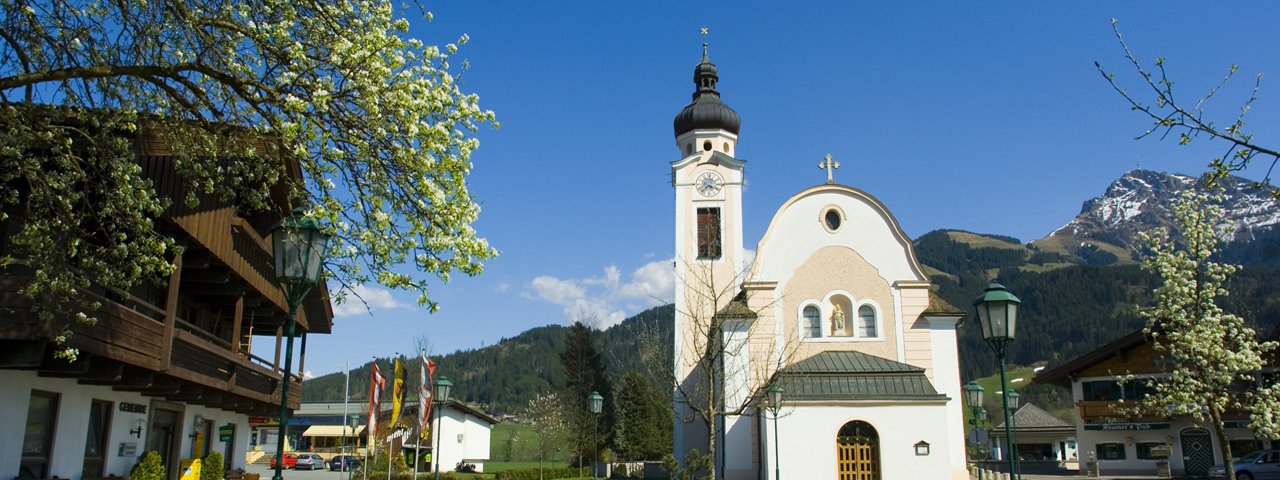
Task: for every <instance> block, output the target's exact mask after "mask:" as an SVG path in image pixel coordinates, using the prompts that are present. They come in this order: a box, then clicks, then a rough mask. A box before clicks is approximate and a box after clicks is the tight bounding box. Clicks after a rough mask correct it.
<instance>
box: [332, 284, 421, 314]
mask: <svg viewBox="0 0 1280 480" xmlns="http://www.w3.org/2000/svg"><path fill="white" fill-rule="evenodd" d="M342 293H344V294H346V298H345V299H344V300H343V302H342V304H337V303H334V304H333V316H335V317H348V316H351V315H359V314H363V313H371V312H373V311H374V310H389V309H393V308H406V307H408V305H406V304H403V303H400V302H398V301H396V299H395V297H392V296H391V291H390V290H387V289H385V288H381V287H367V286H364V285H356V286H354V287H351V290H350V291H348V292H342ZM361 299H363V300H364V301H363V302H362V301H360V300H361ZM365 304H368V307H366V306H365Z"/></svg>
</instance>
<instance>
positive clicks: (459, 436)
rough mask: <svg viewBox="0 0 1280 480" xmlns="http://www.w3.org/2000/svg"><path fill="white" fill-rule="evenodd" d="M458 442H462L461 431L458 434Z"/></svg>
mask: <svg viewBox="0 0 1280 480" xmlns="http://www.w3.org/2000/svg"><path fill="white" fill-rule="evenodd" d="M458 443H462V434H461V433H459V434H458Z"/></svg>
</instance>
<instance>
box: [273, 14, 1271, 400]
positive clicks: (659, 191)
mask: <svg viewBox="0 0 1280 480" xmlns="http://www.w3.org/2000/svg"><path fill="white" fill-rule="evenodd" d="M1113 3H1119V2H1061V3H1060V4H1048V3H1046V2H1019V3H1013V2H980V3H972V2H938V3H905V2H883V3H874V4H873V3H863V2H821V3H819V2H813V3H810V2H656V1H646V2H599V1H597V2H513V1H507V2H494V1H476V0H465V1H464V0H448V1H428V2H425V3H424V6H425V8H426V9H427V10H429V11H431V12H432V14H433V15H434V19H433V20H432V21H430V22H426V21H421V20H418V21H415V22H414V28H413V30H412V32H411V33H412V35H413V36H415V37H418V38H422V39H424V40H426V41H428V42H430V43H436V44H443V43H447V42H451V41H454V40H455V39H456V38H457V37H458V36H459V35H461V34H463V33H466V34H468V35H469V36H470V38H471V41H470V43H469V44H467V45H465V46H464V47H463V48H462V50H461V51H460V52H459V54H458V55H457V56H456V57H455V59H454V61H453V62H452V63H453V64H454V66H455V67H456V66H460V64H461V60H462V59H465V60H466V61H467V62H468V63H469V64H470V68H469V69H468V70H467V71H465V72H464V73H461V75H460V76H461V81H462V84H463V88H464V89H465V90H466V91H469V92H474V93H477V94H478V95H479V96H480V98H481V104H482V106H483V107H484V108H487V109H492V110H494V111H495V112H496V113H497V115H498V118H499V120H500V121H501V123H502V126H501V127H500V128H496V129H492V128H490V129H485V130H483V131H481V132H480V133H479V137H480V140H481V146H480V149H479V150H478V151H477V152H476V153H475V155H474V156H473V162H474V164H475V168H474V170H473V173H472V176H471V188H472V191H473V193H474V194H475V196H476V198H477V199H478V201H479V202H480V203H481V205H482V209H483V211H482V213H481V217H480V220H479V221H478V222H477V223H476V225H475V226H476V228H477V229H478V231H479V232H480V234H481V235H482V236H484V237H486V238H487V239H488V240H489V241H490V243H492V244H493V245H494V246H495V247H496V248H497V249H498V250H499V251H500V252H501V254H500V256H499V257H498V258H497V259H495V260H493V261H491V262H490V263H489V264H488V265H487V267H486V271H485V273H484V274H483V275H482V276H480V277H476V278H464V277H455V278H454V279H453V281H451V282H450V283H449V284H441V283H437V284H436V286H435V287H434V288H433V290H432V292H431V295H432V296H433V298H434V299H435V300H437V301H438V302H440V310H439V311H438V312H437V313H435V314H428V313H426V312H425V311H424V310H421V309H418V308H416V307H415V306H414V302H413V297H412V296H411V295H401V294H398V293H396V294H392V293H389V292H386V291H384V290H381V289H377V288H367V289H365V290H364V292H363V293H365V294H366V298H367V299H370V300H371V302H370V303H371V306H373V309H372V310H371V311H364V310H363V308H361V309H360V311H358V312H352V311H350V310H351V309H350V308H347V307H349V306H340V307H339V308H338V309H337V310H338V311H339V312H340V313H341V314H340V315H339V316H338V317H337V318H336V319H335V321H334V330H333V334H332V335H316V336H312V337H311V338H309V339H308V342H309V345H308V355H307V357H308V358H307V362H306V365H305V368H306V370H308V371H310V372H314V373H316V374H323V373H329V372H333V371H339V370H341V369H342V368H343V365H344V362H348V361H349V362H350V363H351V364H352V365H357V364H360V363H363V362H366V361H368V360H369V358H370V357H372V356H375V355H377V356H387V355H391V354H393V353H395V352H401V353H410V352H411V350H413V349H414V346H413V345H414V341H413V340H414V339H415V338H418V337H420V336H422V337H426V338H428V339H429V343H430V344H431V347H432V353H435V354H444V353H449V352H452V351H455V350H458V349H466V348H478V347H481V346H483V345H492V344H494V343H496V342H497V341H499V340H500V339H501V338H504V337H511V336H514V335H516V334H518V333H520V332H522V331H524V330H526V329H529V328H532V327H535V326H539V325H546V324H557V323H558V324H565V323H567V322H568V321H569V319H570V318H571V317H573V316H574V315H575V314H580V313H585V314H587V315H594V316H595V317H596V318H598V319H599V320H600V321H601V322H602V323H603V324H604V325H605V326H607V325H608V324H611V323H612V322H616V321H618V320H621V319H622V318H624V317H626V316H629V315H632V314H634V313H637V312H638V311H640V310H642V309H644V308H647V307H649V306H652V305H656V304H658V303H661V302H660V300H656V299H655V298H657V299H667V300H669V299H670V292H671V288H672V285H671V280H670V274H669V266H670V265H671V264H670V259H671V255H672V248H673V246H672V244H673V232H672V224H673V220H672V212H673V191H672V188H671V185H670V183H669V172H670V169H669V166H668V164H669V162H671V161H672V160H675V159H676V158H677V157H678V155H679V151H678V149H677V148H676V146H675V140H674V137H673V132H672V124H671V121H672V118H673V117H674V116H675V114H676V113H677V112H678V111H679V110H680V109H681V108H682V107H683V106H684V105H685V104H687V103H688V102H689V100H690V95H691V93H692V92H693V83H692V72H693V67H694V65H695V64H696V63H697V62H698V60H699V59H700V55H701V48H702V47H701V45H702V42H703V41H704V39H703V37H702V35H700V34H699V32H698V30H699V28H700V27H702V26H706V27H708V28H709V29H710V35H709V36H708V37H707V39H706V41H708V42H709V43H710V44H711V45H710V54H711V59H712V61H713V62H714V63H715V64H716V65H717V66H718V67H719V69H720V85H719V87H720V91H721V94H722V98H723V100H724V101H725V102H726V103H728V104H729V105H730V106H732V107H733V108H734V109H736V110H737V111H738V113H739V114H740V115H741V116H742V131H741V135H740V138H739V145H738V149H737V154H738V155H739V156H740V157H742V158H745V159H746V160H747V161H748V166H747V179H748V180H747V182H748V184H747V187H746V190H745V193H744V197H745V198H744V209H745V214H744V218H745V232H744V233H745V235H746V238H747V239H748V245H747V247H748V248H754V242H755V241H756V240H758V239H759V237H760V235H761V234H762V233H763V231H764V229H765V228H766V227H767V225H768V222H769V220H770V219H771V217H772V215H773V213H774V211H775V210H776V208H777V207H778V206H780V205H781V204H782V203H783V202H784V201H785V200H786V199H787V198H788V197H789V196H791V195H792V194H794V193H796V192H798V191H800V190H802V189H804V188H806V187H809V186H812V185H814V184H817V183H820V182H822V181H824V180H825V173H824V172H823V171H822V170H820V169H819V168H818V167H817V163H818V161H819V160H821V158H822V156H823V155H824V154H827V153H830V154H832V155H833V156H834V157H835V158H836V159H837V160H839V161H840V162H841V163H842V165H843V166H842V167H841V168H840V169H839V170H838V171H837V172H836V180H837V181H838V182H840V183H845V184H849V185H852V186H855V187H858V188H861V189H863V190H866V191H868V192H870V193H871V194H873V195H875V196H877V197H878V198H879V199H880V200H881V201H883V202H884V203H885V204H886V205H887V206H888V207H889V209H890V210H891V211H893V212H894V214H895V215H896V216H897V218H898V221H899V222H900V223H901V225H902V227H903V228H904V229H905V230H906V232H907V234H908V235H910V236H912V237H913V238H914V237H918V236H920V235H922V234H924V233H927V232H929V231H931V230H935V229H939V228H955V229H964V230H971V231H976V232H982V233H999V234H1005V235H1012V236H1015V237H1018V238H1020V239H1022V240H1023V241H1030V240H1034V239H1036V238H1040V237H1042V236H1044V235H1046V234H1048V233H1049V232H1050V231H1052V230H1053V229H1055V228H1057V227H1058V226H1060V225H1062V224H1063V223H1066V222H1067V221H1069V220H1070V219H1071V218H1072V217H1073V216H1075V215H1076V214H1077V213H1079V210H1080V206H1081V203H1082V202H1084V201H1085V200H1087V199H1089V198H1091V197H1094V196H1097V195H1100V194H1101V193H1102V192H1103V191H1104V190H1105V189H1106V187H1107V185H1108V184H1109V183H1110V181H1111V180H1113V179H1115V178H1118V177H1119V176H1120V175H1122V174H1123V173H1124V172H1126V171H1128V170H1131V169H1133V168H1135V167H1137V166H1138V164H1139V162H1141V165H1142V167H1144V168H1149V169H1154V170H1164V171H1173V172H1181V173H1188V174H1199V173H1201V172H1203V171H1204V166H1205V165H1206V164H1207V163H1208V160H1209V159H1210V158H1212V157H1213V156H1215V155H1220V154H1221V150H1223V149H1224V148H1225V146H1224V145H1221V144H1218V143H1206V142H1204V141H1199V142H1194V143H1193V144H1192V145H1191V146H1188V147H1178V146H1177V145H1176V142H1174V141H1172V140H1167V141H1163V142H1161V141H1155V140H1144V141H1135V140H1133V138H1134V137H1135V136H1136V135H1138V134H1140V133H1141V132H1143V131H1144V129H1145V128H1147V127H1148V125H1149V124H1148V122H1147V121H1146V120H1145V119H1144V118H1143V117H1141V116H1139V115H1138V114H1136V113H1133V112H1130V111H1129V109H1128V107H1127V105H1126V104H1125V103H1124V102H1123V100H1122V99H1121V98H1120V97H1119V96H1118V95H1117V94H1116V93H1114V92H1113V91H1111V90H1110V87H1109V86H1108V85H1107V84H1106V83H1105V82H1104V81H1103V79H1102V78H1101V77H1100V76H1099V74H1098V73H1097V72H1096V70H1095V69H1094V67H1093V62H1094V61H1095V60H1096V61H1100V62H1102V63H1103V64H1104V65H1105V66H1107V67H1109V68H1110V69H1112V70H1114V71H1116V72H1117V73H1118V74H1119V76H1120V77H1121V78H1122V79H1123V81H1125V82H1126V83H1127V84H1129V85H1131V86H1132V88H1133V89H1135V90H1136V89H1137V88H1138V87H1139V85H1138V83H1136V82H1135V78H1134V77H1133V75H1132V70H1131V69H1127V68H1126V65H1125V61H1124V58H1123V56H1122V52H1121V50H1120V47H1119V45H1118V44H1117V43H1116V41H1115V39H1114V37H1113V35H1112V32H1111V26H1110V19H1111V18H1113V17H1114V18H1116V19H1118V20H1119V21H1120V27H1121V29H1122V30H1123V32H1124V34H1125V35H1126V37H1127V40H1128V41H1129V42H1130V46H1131V48H1133V50H1134V53H1135V54H1136V55H1138V56H1139V57H1140V58H1142V59H1146V60H1149V61H1150V60H1154V58H1155V57H1156V56H1165V57H1167V60H1166V66H1167V67H1168V68H1169V70H1170V71H1171V75H1172V76H1173V78H1174V79H1175V80H1176V81H1177V82H1178V83H1177V84H1176V86H1175V87H1176V88H1178V89H1180V90H1181V91H1182V92H1183V95H1182V98H1194V97H1198V96H1199V95H1200V94H1202V93H1203V92H1204V91H1206V90H1207V89H1208V88H1210V87H1211V86H1212V85H1213V84H1214V83H1215V82H1216V81H1217V80H1218V79H1219V78H1221V77H1222V75H1224V74H1225V73H1226V72H1227V69H1228V67H1230V66H1231V65H1232V64H1238V65H1240V72H1239V73H1238V74H1237V78H1236V79H1235V81H1234V82H1233V83H1232V85H1233V87H1234V88H1230V89H1228V90H1226V91H1224V92H1222V93H1221V94H1219V96H1218V97H1217V98H1216V99H1215V100H1214V102H1213V103H1212V104H1211V105H1210V107H1211V108H1210V109H1209V113H1210V114H1211V115H1216V116H1217V117H1219V118H1223V121H1226V120H1227V118H1228V116H1231V115H1234V113H1235V111H1236V109H1237V108H1238V107H1239V104H1240V103H1241V102H1242V101H1243V100H1244V99H1245V98H1246V96H1247V94H1248V89H1249V88H1250V87H1252V84H1253V76H1254V75H1256V74H1258V73H1269V74H1271V75H1275V76H1277V78H1280V57H1277V56H1276V55H1275V49H1276V47H1277V46H1280V31H1277V30H1276V29H1275V28H1274V24H1273V23H1274V20H1275V19H1276V18H1280V3H1276V2H1213V3H1209V2H1204V3H1198V4H1196V3H1184V2H1158V3H1157V2H1124V3H1122V4H1119V5H1112V4H1113ZM1276 98H1280V85H1274V84H1272V83H1271V82H1268V81H1266V80H1265V79H1264V82H1263V88H1262V92H1261V98H1260V99H1259V100H1258V101H1257V102H1256V103H1255V105H1254V110H1253V111H1252V112H1250V114H1249V118H1250V119H1251V120H1250V123H1249V128H1250V129H1252V131H1254V132H1255V133H1256V134H1257V138H1258V139H1259V140H1260V141H1262V143H1264V144H1270V145H1272V146H1274V145H1276V144H1280V138H1278V137H1280V134H1278V133H1280V132H1278V131H1277V130H1278V129H1277V127H1280V101H1277V100H1276ZM1263 173H1264V169H1261V168H1255V169H1253V170H1252V171H1249V172H1245V176H1247V177H1251V178H1260V177H1261V176H1262V175H1263ZM262 343H264V344H265V343H267V342H262ZM445 374H446V375H447V373H445Z"/></svg>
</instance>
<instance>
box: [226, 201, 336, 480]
mask: <svg viewBox="0 0 1280 480" xmlns="http://www.w3.org/2000/svg"><path fill="white" fill-rule="evenodd" d="M328 245H329V235H328V234H326V233H324V231H323V230H321V228H320V223H319V222H316V221H315V219H312V218H307V217H306V216H305V214H304V213H303V211H302V209H296V210H294V211H293V214H292V215H290V216H288V217H285V218H284V219H282V220H280V223H278V224H276V226H275V227H272V229H271V247H272V248H271V251H272V254H273V256H274V257H275V264H276V265H275V267H276V282H277V283H279V284H280V288H281V289H282V290H284V298H285V301H286V302H288V304H289V318H288V320H287V323H286V325H287V326H286V327H285V330H286V335H285V338H286V340H285V341H286V343H287V345H286V347H285V350H284V352H285V353H284V371H283V372H281V373H280V419H279V420H280V426H279V430H278V431H277V437H278V438H277V439H276V471H275V474H274V475H272V476H271V479H272V480H282V479H283V478H284V475H283V474H282V473H281V470H282V469H283V468H284V434H285V425H286V424H287V423H288V422H289V370H290V369H291V368H292V365H293V336H294V330H295V328H296V326H297V316H298V315H297V314H298V306H299V305H301V304H302V299H303V298H305V297H306V296H307V292H310V291H311V287H314V286H315V285H316V284H317V283H320V275H321V273H322V272H323V270H324V268H323V267H324V254H325V249H327V248H328ZM237 334H239V333H237Z"/></svg>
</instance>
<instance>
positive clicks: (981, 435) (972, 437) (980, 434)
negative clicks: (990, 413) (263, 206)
mask: <svg viewBox="0 0 1280 480" xmlns="http://www.w3.org/2000/svg"><path fill="white" fill-rule="evenodd" d="M965 438H967V439H968V440H969V443H975V444H984V443H987V440H988V439H990V436H989V435H987V431H986V430H983V429H981V428H975V429H973V430H969V435H968V436H966V437H965Z"/></svg>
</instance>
